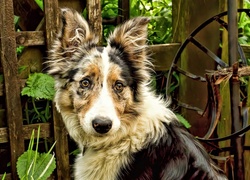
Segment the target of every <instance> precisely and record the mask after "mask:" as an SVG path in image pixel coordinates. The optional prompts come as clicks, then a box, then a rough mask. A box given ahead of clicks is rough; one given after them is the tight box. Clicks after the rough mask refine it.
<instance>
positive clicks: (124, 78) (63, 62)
mask: <svg viewBox="0 0 250 180" xmlns="http://www.w3.org/2000/svg"><path fill="white" fill-rule="evenodd" d="M60 20H61V23H60V28H59V31H58V36H57V39H56V40H55V43H54V46H53V48H52V50H51V51H50V61H49V62H48V63H49V70H48V73H49V74H51V75H53V76H54V78H55V80H56V85H55V87H56V90H57V92H56V96H55V102H56V105H57V108H58V110H59V111H60V112H61V113H62V115H63V118H64V121H65V123H66V126H67V128H68V129H69V128H78V130H79V129H82V130H83V132H84V133H86V134H90V135H94V136H105V135H109V134H115V133H118V131H119V130H121V127H122V126H129V124H131V122H132V121H135V119H136V116H137V115H138V112H137V110H136V108H135V107H136V105H137V104H139V103H140V101H141V99H142V98H141V96H140V92H141V91H143V87H144V86H145V84H146V83H147V82H148V80H149V72H148V70H149V68H148V64H149V63H148V60H147V56H146V38H147V24H148V22H149V19H148V18H145V17H138V18H134V19H131V20H129V21H127V22H125V23H124V24H123V25H121V26H118V27H117V28H116V29H115V30H114V32H113V33H112V34H111V35H110V36H109V38H108V44H107V46H106V47H104V48H100V47H98V46H97V43H98V38H96V36H95V34H94V33H93V32H91V30H90V28H89V25H88V23H87V22H86V21H85V20H84V19H83V18H82V17H81V16H80V15H79V14H78V13H77V12H76V11H74V10H70V9H62V10H61V15H60ZM68 121H72V122H68ZM72 126H74V127H72Z"/></svg>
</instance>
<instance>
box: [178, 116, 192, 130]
mask: <svg viewBox="0 0 250 180" xmlns="http://www.w3.org/2000/svg"><path fill="white" fill-rule="evenodd" d="M176 116H177V118H178V120H179V121H180V122H181V123H182V124H183V125H184V126H185V127H186V128H190V127H191V125H190V124H189V122H188V121H187V120H186V119H185V118H184V117H183V116H182V115H180V114H176Z"/></svg>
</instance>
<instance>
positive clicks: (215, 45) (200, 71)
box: [172, 0, 220, 136]
mask: <svg viewBox="0 0 250 180" xmlns="http://www.w3.org/2000/svg"><path fill="white" fill-rule="evenodd" d="M218 3H219V2H218V1H217V0H209V1H208V0H205V1H200V0H185V1H183V0H175V1H173V13H172V16H173V42H180V43H183V42H184V40H185V39H186V38H188V35H189V34H190V33H191V32H192V31H193V30H194V29H196V28H197V27H198V26H199V25H200V24H201V23H203V22H204V21H205V20H207V19H209V18H210V17H212V16H214V15H216V14H218ZM219 35H220V34H219V25H218V24H216V23H213V24H211V25H209V27H207V28H204V29H203V30H201V31H200V32H199V33H198V34H197V35H196V36H195V38H197V39H198V40H199V42H201V43H202V44H203V45H204V46H206V47H207V48H208V49H210V50H211V51H212V52H214V53H215V54H216V52H217V51H218V49H219ZM179 62H180V66H181V68H182V69H184V70H186V71H189V72H191V73H193V74H196V75H201V76H204V74H205V72H206V70H208V69H214V68H215V62H214V61H213V60H212V59H211V58H210V57H209V56H208V55H206V54H205V53H204V52H202V51H201V50H200V49H199V48H197V47H195V46H194V45H193V44H191V43H190V44H188V45H187V47H186V48H185V50H184V51H183V53H182V55H181V59H180V60H179ZM179 100H180V101H181V102H184V103H187V104H190V105H192V106H195V107H198V108H200V109H205V107H206V102H207V85H206V83H201V82H197V81H194V80H191V79H190V78H187V77H185V76H183V75H180V90H179ZM182 114H183V115H184V117H185V118H187V120H188V121H189V122H190V123H191V125H192V127H191V129H190V131H191V133H192V134H194V135H197V136H204V135H205V133H206V132H207V130H208V127H209V123H210V121H209V120H208V119H207V118H206V117H202V116H201V115H199V114H198V113H197V112H195V111H191V110H187V109H184V108H183V109H182Z"/></svg>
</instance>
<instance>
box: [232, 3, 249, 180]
mask: <svg viewBox="0 0 250 180" xmlns="http://www.w3.org/2000/svg"><path fill="white" fill-rule="evenodd" d="M228 42H229V46H228V52H229V65H230V66H233V75H232V78H231V79H230V96H231V98H230V99H231V114H232V131H233V132H236V131H239V130H240V129H241V128H242V122H241V118H240V109H239V107H240V83H239V77H238V63H237V62H238V60H237V43H238V27H237V1H235V0H228ZM242 142H243V141H242V138H241V137H240V136H237V137H236V138H235V139H232V141H231V143H232V147H233V152H234V177H237V179H238V180H244V179H245V177H244V159H243V143H242Z"/></svg>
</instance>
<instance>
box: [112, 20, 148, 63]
mask: <svg viewBox="0 0 250 180" xmlns="http://www.w3.org/2000/svg"><path fill="white" fill-rule="evenodd" d="M149 20H150V19H149V18H147V17H137V18H134V19H131V20H128V21H127V22H125V23H124V24H122V25H121V26H118V27H117V28H116V29H115V30H114V32H113V34H111V35H110V36H109V38H108V44H109V45H110V46H111V48H115V49H117V50H118V51H120V53H121V54H122V55H123V56H126V59H128V60H130V61H135V62H141V61H143V60H144V59H145V53H146V49H145V46H146V41H147V25H148V22H149Z"/></svg>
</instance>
